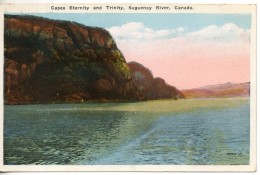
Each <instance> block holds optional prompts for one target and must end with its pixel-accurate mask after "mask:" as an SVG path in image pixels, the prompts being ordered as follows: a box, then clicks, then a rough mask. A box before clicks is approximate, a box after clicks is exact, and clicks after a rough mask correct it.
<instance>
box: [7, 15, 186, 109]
mask: <svg viewBox="0 0 260 175" xmlns="http://www.w3.org/2000/svg"><path fill="white" fill-rule="evenodd" d="M142 70H143V71H142V73H144V74H149V72H150V70H149V69H148V68H145V67H144V66H143V67H142ZM4 79H5V80H4V102H5V104H32V103H63V102H83V101H91V100H94V101H95V100H96V101H114V100H123V101H139V100H149V99H160V98H173V99H178V98H183V96H182V95H181V94H179V93H180V92H179V91H178V90H177V89H176V90H174V91H169V92H170V93H171V94H166V95H164V96H159V95H158V96H156V95H155V96H153V97H151V98H146V97H143V95H140V93H141V92H140V89H138V84H136V83H137V82H136V81H134V80H133V75H132V73H131V70H130V67H129V65H128V63H127V62H126V60H125V58H124V55H123V53H122V52H121V51H120V50H119V49H118V48H117V45H116V43H115V41H114V39H113V37H112V36H111V35H110V33H109V32H108V31H106V30H105V29H102V28H98V27H90V26H85V25H82V24H78V23H75V22H69V21H61V20H50V19H47V18H42V17H36V16H19V15H4ZM161 85H162V87H164V86H165V87H168V86H167V85H166V84H165V83H164V84H161Z"/></svg>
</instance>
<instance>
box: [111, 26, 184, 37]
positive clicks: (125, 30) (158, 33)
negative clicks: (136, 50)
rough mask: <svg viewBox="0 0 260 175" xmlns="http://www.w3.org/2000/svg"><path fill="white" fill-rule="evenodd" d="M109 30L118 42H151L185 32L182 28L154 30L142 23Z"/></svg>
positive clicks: (114, 27)
mask: <svg viewBox="0 0 260 175" xmlns="http://www.w3.org/2000/svg"><path fill="white" fill-rule="evenodd" d="M107 30H108V31H109V32H110V33H111V34H112V36H113V37H114V38H115V39H116V40H119V41H147V40H148V41H150V40H156V39H162V38H170V37H173V36H176V35H178V34H180V33H182V32H183V31H184V29H183V28H181V27H180V28H177V29H173V30H168V29H162V30H154V29H152V28H149V27H145V26H144V24H143V23H141V22H129V23H126V24H124V25H122V26H113V27H111V28H107Z"/></svg>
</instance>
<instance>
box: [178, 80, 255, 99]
mask: <svg viewBox="0 0 260 175" xmlns="http://www.w3.org/2000/svg"><path fill="white" fill-rule="evenodd" d="M181 92H182V93H183V94H184V96H185V97H186V98H211V97H221V98H228V97H248V96H249V95H250V82H244V83H231V82H227V83H222V84H214V85H206V86H202V87H198V88H193V89H183V90H181Z"/></svg>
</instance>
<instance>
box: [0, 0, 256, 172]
mask: <svg viewBox="0 0 260 175" xmlns="http://www.w3.org/2000/svg"><path fill="white" fill-rule="evenodd" d="M6 1H8V0H2V1H1V2H6ZM17 1H18V0H17ZM17 1H14V0H9V1H8V3H12V2H16V3H17ZM23 2H24V1H23ZM30 2H32V1H30V0H28V1H26V3H30ZM42 2H50V1H40V2H39V1H34V3H42ZM51 2H53V1H51ZM55 2H57V3H59V2H63V3H64V2H65V3H67V2H69V1H67V0H63V1H62V0H56V1H55ZM74 2H96V1H82V0H81V1H80V0H76V1H74ZM74 2H73V4H74ZM98 2H103V3H109V2H110V0H107V1H98ZM117 2H118V1H117V0H114V1H113V3H117ZM131 2H138V3H140V2H144V1H143V0H139V1H136V0H133V1H131ZM145 2H147V1H145ZM151 2H155V1H154V0H151V1H149V4H150V3H151ZM156 2H158V1H156ZM160 2H163V3H167V2H179V3H180V2H181V3H188V4H193V2H192V1H186V0H183V1H174V0H172V1H160ZM230 2H233V3H237V4H238V2H237V1H236V2H234V0H226V1H222V0H219V1H218V2H217V3H216V2H211V4H215V3H216V4H219V3H225V4H227V3H230ZM70 3H71V2H70ZM121 3H122V2H121ZM147 3H148V2H147ZM196 3H202V4H209V2H208V1H207V3H205V1H203V2H200V1H196ZM257 3H258V1H239V4H257ZM0 5H1V4H0ZM1 14H2V12H1ZM252 20H253V21H255V20H256V16H254V17H253V18H252ZM258 20H259V18H258ZM1 24H2V25H1ZM1 24H0V32H1V33H2V32H3V21H1ZM254 24H255V25H256V23H254ZM252 28H255V27H252ZM258 39H259V37H258ZM0 42H1V43H0V45H1V44H2V45H3V40H2V39H1V41H0ZM253 42H254V44H253V46H256V40H255V41H253ZM257 48H258V47H257ZM251 49H252V50H251V53H254V55H255V52H256V47H255V48H254V47H252V48H251ZM0 54H1V55H3V50H2V49H0ZM255 56H256V55H255ZM0 61H1V62H0V64H2V65H3V59H1V60H0ZM257 64H259V63H258V62H257ZM255 68H256V59H254V61H251V75H256V69H255ZM0 70H1V72H0V76H1V77H3V71H2V69H0ZM252 80H256V77H254V78H253V79H252V77H251V88H252V87H253V88H252V89H253V92H252V90H251V93H253V94H255V95H254V96H253V97H251V104H252V103H255V102H256V89H254V87H256V81H252ZM252 82H253V83H252ZM0 85H1V87H3V82H2V81H1V84H0ZM0 97H1V98H2V97H3V92H2V91H1V93H0ZM258 97H259V96H258ZM1 102H2V101H1ZM0 105H1V104H0ZM251 106H253V105H251ZM257 106H258V105H257ZM258 107H259V106H258ZM1 110H2V105H1V106H0V111H1ZM251 112H253V113H255V112H256V108H251ZM255 117H256V115H255ZM251 119H252V118H251ZM0 124H1V125H3V121H2V120H0ZM250 125H251V127H256V122H255V120H251V123H250ZM254 131H255V130H254ZM0 134H1V135H2V130H1V131H0ZM253 135H254V136H256V133H253ZM251 136H252V133H251ZM253 139H254V140H255V138H254V137H253V138H252V137H251V138H250V140H251V144H250V146H251V147H250V148H251V149H254V150H255V149H256V144H255V143H252V141H253ZM0 141H1V143H2V141H3V140H2V139H0ZM254 154H255V153H254ZM254 154H253V153H252V152H251V158H253V160H251V162H252V161H253V162H254V163H256V162H255V161H256V159H255V155H254ZM2 162H3V160H1V161H0V163H2ZM24 167H25V166H15V167H14V166H4V167H1V166H0V170H4V171H5V170H19V171H31V170H36V171H60V170H61V169H60V168H62V170H66V171H77V170H80V171H82V170H83V171H85V170H88V171H111V168H112V170H115V169H114V166H113V167H111V166H84V167H83V168H82V166H58V167H57V166H39V165H37V166H26V168H25V169H24ZM78 167H80V169H75V168H78ZM176 167H177V169H178V170H177V171H182V172H186V171H190V170H192V171H212V170H213V169H215V170H217V171H220V169H221V171H249V170H251V171H252V170H253V171H254V170H255V167H249V166H247V165H245V166H240V167H239V170H238V169H237V167H238V166H237V165H235V166H205V165H200V166H190V165H184V166H180V165H174V166H170V167H169V166H163V165H161V166H154V165H152V166H145V169H146V170H148V171H172V170H174V171H176V169H175V168H176ZM2 168H4V169H2ZM20 168H21V169H20ZM57 168H58V169H57ZM85 168H87V169H85ZM143 168H144V166H139V165H134V166H116V169H117V170H119V171H129V170H131V171H140V170H144V169H143ZM158 168H159V169H158ZM212 168H213V169H212ZM249 168H250V169H249Z"/></svg>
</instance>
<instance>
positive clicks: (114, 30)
mask: <svg viewBox="0 0 260 175" xmlns="http://www.w3.org/2000/svg"><path fill="white" fill-rule="evenodd" d="M107 30H108V31H109V32H110V33H111V34H112V36H113V37H114V38H115V40H116V41H119V42H125V41H127V42H131V41H138V42H139V41H141V42H145V41H152V40H160V39H175V38H182V39H187V40H190V41H195V42H200V41H202V42H204V41H210V42H233V41H235V42H237V41H243V42H245V41H246V42H250V30H249V29H243V28H240V27H238V26H237V25H235V24H233V23H227V24H225V25H222V26H216V25H210V26H208V27H205V28H203V29H201V30H198V31H194V32H187V30H185V29H184V28H183V27H179V28H176V29H172V30H169V29H160V30H155V29H152V28H149V27H146V26H145V25H144V24H143V23H141V22H129V23H126V24H123V25H121V26H113V27H111V28H107Z"/></svg>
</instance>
